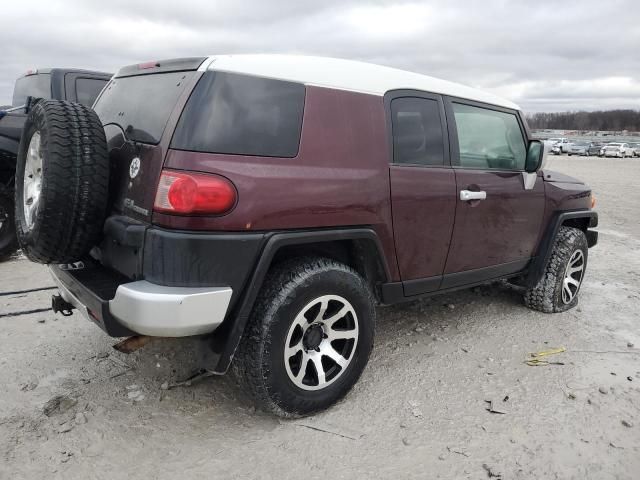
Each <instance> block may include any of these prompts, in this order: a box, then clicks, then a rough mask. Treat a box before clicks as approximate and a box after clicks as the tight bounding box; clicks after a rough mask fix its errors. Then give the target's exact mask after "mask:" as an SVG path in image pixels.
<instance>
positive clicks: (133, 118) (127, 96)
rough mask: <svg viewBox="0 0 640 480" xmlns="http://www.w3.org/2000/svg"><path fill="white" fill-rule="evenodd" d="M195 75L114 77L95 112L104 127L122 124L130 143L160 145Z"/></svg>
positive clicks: (187, 73)
mask: <svg viewBox="0 0 640 480" xmlns="http://www.w3.org/2000/svg"><path fill="white" fill-rule="evenodd" d="M193 74H194V72H171V73H159V74H152V75H139V76H135V77H123V78H115V79H113V80H112V81H111V82H109V84H108V85H107V87H106V88H105V89H104V91H103V92H102V95H100V98H98V100H97V102H96V104H95V106H94V110H95V111H96V112H97V113H98V116H99V117H100V120H101V121H102V124H103V125H105V126H106V125H108V124H116V125H119V126H120V127H121V128H122V129H123V130H124V131H125V134H126V135H127V138H128V139H129V140H134V141H137V142H141V143H151V144H157V143H158V142H159V141H160V137H162V132H164V129H165V127H166V126H167V122H168V121H169V116H170V115H171V112H172V111H173V108H174V107H175V105H176V102H177V101H178V98H179V97H180V94H181V93H182V92H183V91H184V88H185V84H186V83H187V80H188V79H189V78H190V77H191V76H192V75H193Z"/></svg>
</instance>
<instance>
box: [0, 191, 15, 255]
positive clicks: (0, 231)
mask: <svg viewBox="0 0 640 480" xmlns="http://www.w3.org/2000/svg"><path fill="white" fill-rule="evenodd" d="M14 212H15V208H14V206H13V195H11V194H10V193H8V192H6V191H5V190H4V188H3V187H0V261H2V260H4V259H5V258H7V257H8V256H9V255H11V254H12V253H14V252H15V251H16V250H17V249H18V238H17V237H16V224H15V221H14V218H13V217H14Z"/></svg>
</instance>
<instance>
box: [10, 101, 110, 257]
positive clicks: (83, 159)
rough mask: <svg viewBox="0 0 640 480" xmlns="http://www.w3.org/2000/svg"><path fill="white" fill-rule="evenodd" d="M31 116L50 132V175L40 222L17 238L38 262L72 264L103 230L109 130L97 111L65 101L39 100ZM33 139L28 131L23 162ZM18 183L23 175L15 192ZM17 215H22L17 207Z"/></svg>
mask: <svg viewBox="0 0 640 480" xmlns="http://www.w3.org/2000/svg"><path fill="white" fill-rule="evenodd" d="M30 118H31V119H32V121H33V123H34V124H36V125H41V126H42V127H43V131H45V132H46V138H45V137H44V136H43V148H44V149H45V158H44V162H43V169H44V174H45V177H44V179H43V190H42V198H41V200H40V206H41V208H40V209H39V211H38V216H37V219H36V225H35V226H34V229H33V231H32V232H26V231H25V230H26V229H24V228H23V229H20V227H19V233H18V237H19V239H20V243H21V245H22V247H23V250H24V251H25V254H26V255H27V256H28V257H29V258H30V259H31V260H33V261H36V262H39V263H69V262H73V261H76V260H78V259H80V258H81V257H82V256H84V255H86V254H87V253H88V251H89V250H90V249H91V247H92V246H93V245H94V244H95V243H96V242H97V240H98V239H99V236H100V235H101V233H102V227H103V222H104V218H105V215H106V210H107V202H108V195H109V156H108V152H107V143H106V138H105V134H104V129H103V127H102V123H101V122H100V119H99V118H98V115H97V114H96V113H95V112H94V111H93V110H91V109H90V108H88V107H86V106H84V105H81V104H78V103H72V102H66V101H57V100H43V101H40V102H38V103H37V104H36V105H35V107H34V108H33V110H32V112H31V114H30ZM29 140H30V137H29V138H25V135H23V140H22V142H23V143H24V144H25V145H23V144H21V146H20V155H19V159H18V161H19V162H20V161H21V162H24V161H25V152H26V149H27V148H28V141H29ZM22 172H24V167H23V168H22ZM18 182H22V178H20V179H18V178H17V177H16V190H17V189H18V188H19V185H18ZM44 183H46V186H45V185H44ZM16 218H17V219H20V218H21V214H20V212H18V211H17V212H16ZM18 224H20V222H19V221H18Z"/></svg>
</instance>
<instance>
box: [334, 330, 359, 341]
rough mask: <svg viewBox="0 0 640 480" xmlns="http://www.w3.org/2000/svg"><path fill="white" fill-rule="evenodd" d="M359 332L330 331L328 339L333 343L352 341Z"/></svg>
mask: <svg viewBox="0 0 640 480" xmlns="http://www.w3.org/2000/svg"><path fill="white" fill-rule="evenodd" d="M357 336H358V332H357V331H356V330H355V329H354V330H328V331H327V339H328V340H329V341H330V342H332V341H334V340H351V339H352V338H356V337H357Z"/></svg>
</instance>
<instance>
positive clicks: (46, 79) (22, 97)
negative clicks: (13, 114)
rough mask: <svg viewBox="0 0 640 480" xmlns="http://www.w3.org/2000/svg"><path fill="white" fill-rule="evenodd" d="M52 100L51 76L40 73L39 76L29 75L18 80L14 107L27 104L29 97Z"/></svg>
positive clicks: (14, 91) (15, 88) (14, 94)
mask: <svg viewBox="0 0 640 480" xmlns="http://www.w3.org/2000/svg"><path fill="white" fill-rule="evenodd" d="M29 96H31V97H35V98H51V75H49V74H48V73H39V74H37V75H27V76H26V77H22V78H19V79H18V80H16V86H15V87H14V89H13V103H12V105H13V106H14V107H20V106H22V105H24V104H25V103H27V97H29Z"/></svg>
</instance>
